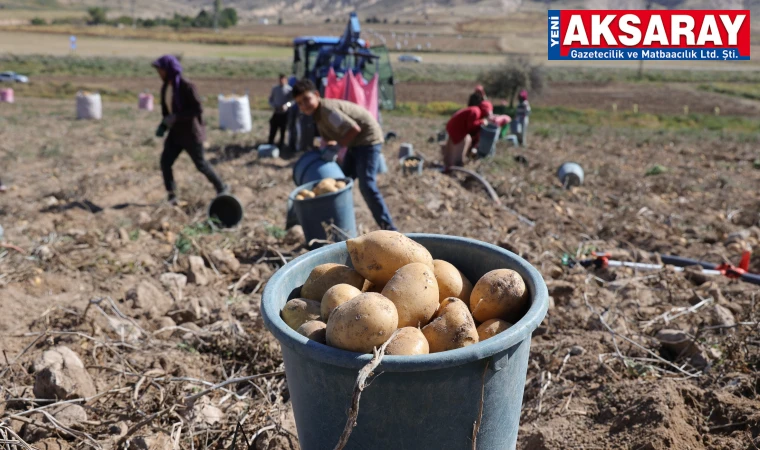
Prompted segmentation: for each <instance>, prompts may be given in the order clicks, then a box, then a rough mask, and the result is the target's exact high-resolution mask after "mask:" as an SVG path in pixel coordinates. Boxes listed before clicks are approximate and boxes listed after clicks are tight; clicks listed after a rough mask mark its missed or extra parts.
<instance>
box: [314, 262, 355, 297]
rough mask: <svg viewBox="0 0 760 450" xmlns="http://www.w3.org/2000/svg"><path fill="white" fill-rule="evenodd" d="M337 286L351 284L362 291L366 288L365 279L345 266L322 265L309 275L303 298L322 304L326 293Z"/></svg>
mask: <svg viewBox="0 0 760 450" xmlns="http://www.w3.org/2000/svg"><path fill="white" fill-rule="evenodd" d="M336 284H349V285H351V286H353V287H355V288H357V289H361V288H362V287H364V277H362V276H361V275H359V274H358V273H357V272H356V271H355V270H354V269H352V268H350V267H348V266H344V265H343V264H334V263H327V264H322V265H319V266H317V267H315V268H314V269H313V270H312V271H311V273H310V274H309V278H307V279H306V282H305V283H304V284H303V287H301V297H303V298H308V299H310V300H315V301H318V302H321V301H322V297H324V295H325V292H327V290H328V289H330V288H331V287H333V286H335V285H336Z"/></svg>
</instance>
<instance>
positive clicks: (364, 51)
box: [289, 13, 396, 151]
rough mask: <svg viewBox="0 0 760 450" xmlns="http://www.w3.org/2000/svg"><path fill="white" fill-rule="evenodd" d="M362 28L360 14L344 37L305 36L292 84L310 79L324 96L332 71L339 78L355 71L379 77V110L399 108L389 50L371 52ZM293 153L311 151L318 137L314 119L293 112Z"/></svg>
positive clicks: (297, 46)
mask: <svg viewBox="0 0 760 450" xmlns="http://www.w3.org/2000/svg"><path fill="white" fill-rule="evenodd" d="M360 34H361V24H360V23H359V18H358V17H357V16H356V13H351V15H350V17H349V20H348V24H347V26H346V31H345V32H344V33H343V35H342V36H340V37H337V36H301V37H297V38H295V39H294V40H293V78H292V79H291V80H292V81H294V80H298V79H303V78H308V79H310V80H311V81H312V82H314V84H315V85H316V86H317V87H318V88H319V91H320V93H322V94H324V90H325V84H326V83H327V74H328V72H329V70H330V68H332V69H333V70H334V71H335V74H336V75H338V77H341V76H343V75H344V74H345V73H346V71H348V70H351V71H353V73H354V74H356V75H358V74H361V75H362V76H363V77H364V79H365V80H371V79H372V77H374V75H375V73H377V74H378V96H379V98H378V106H379V108H380V109H381V110H391V109H393V108H394V107H395V106H396V95H395V90H394V81H393V68H392V67H391V63H390V58H389V55H388V49H387V48H386V47H385V46H376V47H372V48H370V47H369V45H368V43H367V42H366V41H365V40H363V39H361V38H359V35H360ZM289 131H290V147H291V150H296V151H304V150H308V149H309V148H310V147H311V145H312V142H313V140H314V136H316V127H315V126H314V122H313V121H312V119H311V117H308V116H305V115H303V114H299V113H298V111H297V108H293V109H292V113H291V117H290V126H289Z"/></svg>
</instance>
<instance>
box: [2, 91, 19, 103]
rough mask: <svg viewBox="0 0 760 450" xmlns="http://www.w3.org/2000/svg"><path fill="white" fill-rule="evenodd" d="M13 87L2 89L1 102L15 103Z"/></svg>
mask: <svg viewBox="0 0 760 450" xmlns="http://www.w3.org/2000/svg"><path fill="white" fill-rule="evenodd" d="M14 101H15V100H14V98H13V89H11V88H7V89H0V103H13V102H14Z"/></svg>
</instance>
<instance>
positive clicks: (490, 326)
mask: <svg viewBox="0 0 760 450" xmlns="http://www.w3.org/2000/svg"><path fill="white" fill-rule="evenodd" d="M346 246H347V247H348V252H349V254H350V257H351V262H352V263H353V266H354V268H353V269H352V268H350V267H348V266H345V265H343V264H333V263H330V264H322V265H320V266H317V267H315V268H314V270H312V272H311V274H310V275H309V277H308V279H307V280H306V282H305V283H304V285H303V286H302V287H301V298H296V299H293V300H290V301H288V302H287V303H286V304H285V307H284V308H283V310H282V319H283V320H284V321H285V323H286V324H288V326H290V327H291V328H293V329H294V330H296V331H297V332H298V333H300V334H302V335H304V336H306V337H307V338H309V339H311V340H314V341H317V342H320V343H322V344H327V345H330V346H333V347H337V348H340V349H344V350H349V351H353V352H360V353H372V350H373V348H375V347H380V346H381V345H383V344H384V343H385V341H387V340H388V339H389V338H390V337H391V335H392V334H393V333H394V332H395V331H396V330H399V333H397V335H396V337H395V338H394V339H393V341H391V342H390V343H389V344H388V346H387V348H386V352H385V353H386V354H388V355H421V354H427V353H436V352H443V351H446V350H454V349H457V348H461V347H465V346H468V345H472V344H476V343H478V342H480V341H483V340H485V339H488V338H490V337H492V336H494V335H496V334H498V333H501V332H502V331H504V330H506V329H507V328H509V327H510V326H511V324H513V323H515V322H516V321H518V320H519V319H520V317H522V315H523V314H524V313H525V311H526V310H527V307H528V303H529V302H528V300H529V297H528V290H527V288H526V286H525V281H524V280H523V279H522V277H521V276H520V275H519V274H518V273H517V272H515V271H513V270H509V269H498V270H493V271H491V272H488V273H487V274H485V275H483V277H481V278H480V280H478V282H477V283H475V285H474V286H473V285H472V283H470V280H468V279H467V278H466V277H465V276H464V275H463V274H462V272H460V271H459V270H458V269H457V268H456V267H454V266H453V265H452V264H450V263H448V262H446V261H443V260H434V259H433V257H432V256H431V255H430V252H428V250H427V249H426V248H425V247H423V246H422V245H420V244H418V243H417V242H415V241H413V240H411V239H409V238H408V237H406V236H404V235H403V234H401V233H398V232H395V231H373V232H371V233H368V234H365V235H363V236H360V237H358V238H356V239H350V240H348V241H346ZM476 323H477V324H479V325H476Z"/></svg>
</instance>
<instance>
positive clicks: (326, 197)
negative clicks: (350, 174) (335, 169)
mask: <svg viewBox="0 0 760 450" xmlns="http://www.w3.org/2000/svg"><path fill="white" fill-rule="evenodd" d="M339 179H342V180H343V181H345V182H346V187H344V188H343V189H341V190H339V191H337V192H331V193H329V194H323V195H320V196H318V197H314V198H307V199H304V200H296V199H295V198H296V195H298V193H299V192H300V191H301V190H303V189H308V190H312V189H313V188H314V186H316V185H317V183H319V181H312V182H311V183H306V184H303V185H301V186H298V187H297V188H296V189H295V190H294V191H293V192H291V193H290V195H289V196H288V200H289V201H290V202H292V203H293V210H294V211H295V213H296V217H297V218H298V223H300V224H301V226H302V227H303V234H304V236H305V237H306V242H307V243H308V242H309V241H311V240H312V239H322V240H324V239H327V234H326V233H325V229H324V227H323V226H322V223H328V224H330V223H332V224H334V225H335V226H336V227H338V228H340V229H341V230H343V231H344V233H345V234H342V233H339V232H335V233H333V238H334V239H335V240H336V241H342V240H345V239H348V238H352V237H356V216H355V214H354V195H353V187H354V183H353V181H352V180H351V179H349V178H339Z"/></svg>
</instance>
